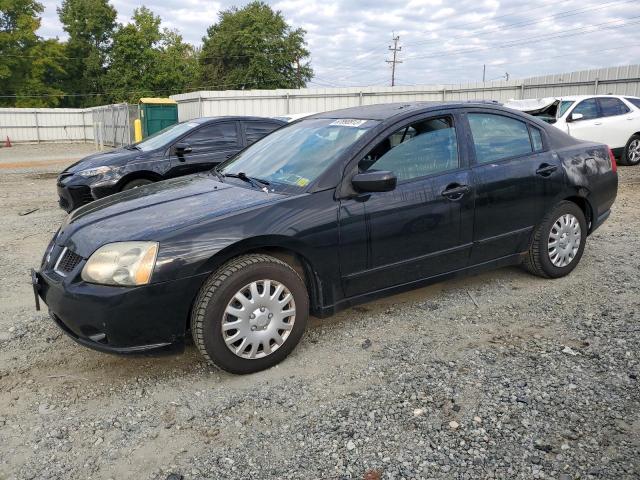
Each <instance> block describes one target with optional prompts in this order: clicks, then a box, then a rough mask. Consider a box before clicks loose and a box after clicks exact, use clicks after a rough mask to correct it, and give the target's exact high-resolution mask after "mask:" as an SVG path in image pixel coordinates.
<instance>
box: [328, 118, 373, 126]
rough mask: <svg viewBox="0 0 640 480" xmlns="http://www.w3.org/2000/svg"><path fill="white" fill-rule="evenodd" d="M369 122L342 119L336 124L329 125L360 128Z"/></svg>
mask: <svg viewBox="0 0 640 480" xmlns="http://www.w3.org/2000/svg"><path fill="white" fill-rule="evenodd" d="M367 121H368V120H356V119H353V118H341V119H340V120H336V121H335V122H332V123H330V124H329V125H336V126H339V127H359V126H360V125H362V124H363V123H367Z"/></svg>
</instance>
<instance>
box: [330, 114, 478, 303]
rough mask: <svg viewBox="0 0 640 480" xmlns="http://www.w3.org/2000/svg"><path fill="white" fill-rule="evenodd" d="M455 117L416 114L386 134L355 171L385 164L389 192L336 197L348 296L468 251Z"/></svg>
mask: <svg viewBox="0 0 640 480" xmlns="http://www.w3.org/2000/svg"><path fill="white" fill-rule="evenodd" d="M456 124H457V119H456V117H455V116H454V115H449V114H444V115H438V116H429V117H421V118H418V119H415V120H413V121H411V122H410V123H408V124H405V125H404V126H401V127H400V128H399V129H398V130H397V131H395V132H393V133H392V134H391V135H390V136H388V137H386V138H383V140H382V141H380V142H379V143H377V144H376V145H375V146H374V147H373V148H372V149H371V150H370V151H369V153H368V154H367V155H366V156H365V157H364V158H362V159H361V161H360V170H361V171H366V170H372V169H373V170H390V171H392V172H394V173H395V175H396V176H397V178H398V185H397V186H396V188H395V189H394V190H393V191H390V192H371V193H363V194H360V195H357V196H355V197H354V198H350V199H344V200H342V201H341V206H340V207H341V208H340V242H341V243H340V263H341V268H342V272H341V275H342V279H343V288H344V292H345V296H347V297H354V296H358V295H361V294H366V293H368V292H373V291H376V290H382V289H385V288H390V287H394V286H400V285H404V284H409V283H412V282H415V281H419V280H421V279H425V278H429V277H435V276H438V275H440V274H443V273H446V272H450V271H453V270H457V269H461V268H464V267H465V266H466V263H467V258H468V255H469V252H470V250H471V238H472V226H473V200H472V199H473V185H472V183H471V176H470V173H469V170H468V168H467V165H466V154H465V153H464V149H461V148H460V147H459V145H461V144H462V142H458V134H459V133H460V132H458V129H457V128H456Z"/></svg>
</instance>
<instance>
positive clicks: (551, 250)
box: [525, 201, 587, 278]
mask: <svg viewBox="0 0 640 480" xmlns="http://www.w3.org/2000/svg"><path fill="white" fill-rule="evenodd" d="M586 238H587V221H586V219H585V216H584V213H583V212H582V210H581V209H580V207H578V205H576V204H575V203H573V202H569V201H563V202H560V203H559V204H558V205H556V206H555V208H554V209H553V210H552V211H551V212H549V213H548V214H547V215H546V216H545V218H544V219H543V220H542V222H541V223H540V225H538V227H537V228H536V230H535V232H534V235H533V238H532V240H531V245H530V246H529V251H528V253H527V258H526V260H525V267H526V268H527V270H529V271H530V272H531V273H533V274H534V275H538V276H540V277H545V278H559V277H564V276H565V275H568V274H569V273H570V272H571V271H572V270H573V269H574V268H575V267H576V265H578V262H580V258H581V257H582V253H583V251H584V245H585V240H586Z"/></svg>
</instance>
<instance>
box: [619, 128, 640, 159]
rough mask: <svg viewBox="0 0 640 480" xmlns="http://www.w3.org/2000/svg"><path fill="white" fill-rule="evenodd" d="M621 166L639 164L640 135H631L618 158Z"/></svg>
mask: <svg viewBox="0 0 640 480" xmlns="http://www.w3.org/2000/svg"><path fill="white" fill-rule="evenodd" d="M620 163H621V164H622V165H638V163H640V135H639V134H637V133H636V134H635V135H631V138H630V139H629V141H628V142H627V145H626V146H625V147H624V152H622V156H621V157H620Z"/></svg>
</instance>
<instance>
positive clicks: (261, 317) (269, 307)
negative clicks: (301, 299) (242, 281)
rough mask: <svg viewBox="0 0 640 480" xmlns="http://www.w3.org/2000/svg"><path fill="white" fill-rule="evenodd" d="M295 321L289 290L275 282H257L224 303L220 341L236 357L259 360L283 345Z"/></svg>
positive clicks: (291, 296) (294, 310)
mask: <svg viewBox="0 0 640 480" xmlns="http://www.w3.org/2000/svg"><path fill="white" fill-rule="evenodd" d="M295 320H296V304H295V301H294V300H293V295H292V294H291V292H290V291H289V289H288V288H287V287H286V286H284V285H283V284H282V283H280V282H277V281H275V280H257V281H255V282H251V283H250V284H248V285H245V286H244V287H242V288H241V289H240V290H239V291H238V292H236V294H235V295H234V296H233V298H232V299H231V301H230V302H229V303H228V304H227V308H226V309H225V311H224V318H223V319H222V338H223V339H224V342H225V343H226V345H227V347H228V348H229V350H231V351H232V352H233V353H234V354H235V355H237V356H239V357H242V358H248V359H256V358H263V357H266V356H267V355H270V354H272V353H273V352H275V351H276V350H277V349H278V348H280V347H281V346H282V344H284V342H285V341H286V340H287V338H288V337H289V334H290V333H291V330H292V329H293V324H294V322H295Z"/></svg>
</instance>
